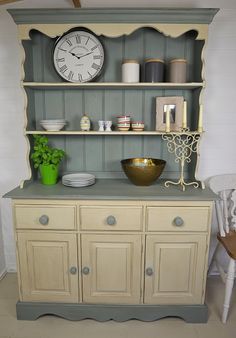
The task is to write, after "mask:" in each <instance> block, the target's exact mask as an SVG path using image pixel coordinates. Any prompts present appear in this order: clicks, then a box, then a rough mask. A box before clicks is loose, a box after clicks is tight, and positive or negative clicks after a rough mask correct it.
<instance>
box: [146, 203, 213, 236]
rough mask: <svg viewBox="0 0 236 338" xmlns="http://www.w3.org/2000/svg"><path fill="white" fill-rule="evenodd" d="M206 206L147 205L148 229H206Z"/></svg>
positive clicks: (207, 210) (207, 219)
mask: <svg viewBox="0 0 236 338" xmlns="http://www.w3.org/2000/svg"><path fill="white" fill-rule="evenodd" d="M209 215H210V209H209V208H208V207H199V206H198V207H189V206H186V207H185V206H181V207H177V206H175V207H174V206H173V207H148V208H147V230H148V231H207V229H208V224H209Z"/></svg>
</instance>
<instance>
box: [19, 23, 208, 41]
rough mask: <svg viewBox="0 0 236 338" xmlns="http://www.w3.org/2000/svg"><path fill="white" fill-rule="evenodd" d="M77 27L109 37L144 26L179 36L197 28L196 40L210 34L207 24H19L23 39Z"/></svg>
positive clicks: (49, 34)
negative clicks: (36, 31) (36, 33)
mask: <svg viewBox="0 0 236 338" xmlns="http://www.w3.org/2000/svg"><path fill="white" fill-rule="evenodd" d="M75 27H84V28H87V29H90V30H91V31H93V32H94V33H96V34H97V35H105V36H107V37H111V38H115V37H119V36H122V35H130V34H131V33H133V32H134V31H136V30H137V29H140V28H143V27H149V28H154V29H156V30H157V31H159V32H160V33H163V34H164V35H166V36H170V37H173V38H177V37H179V36H181V35H182V34H184V33H186V32H188V31H190V30H195V31H197V32H198V35H197V37H196V40H205V39H206V38H207V34H208V25H206V24H171V25H170V24H157V23H131V24H116V25H114V24H112V23H106V24H99V23H97V24H78V23H77V24H29V25H28V24H27V25H19V26H18V30H19V37H20V39H21V40H29V39H30V35H29V32H30V31H31V30H33V29H35V30H38V31H39V32H41V33H43V34H45V35H47V36H49V37H51V38H55V37H57V36H60V35H62V34H64V33H65V32H67V31H68V30H70V29H72V28H75Z"/></svg>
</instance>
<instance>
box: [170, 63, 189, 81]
mask: <svg viewBox="0 0 236 338" xmlns="http://www.w3.org/2000/svg"><path fill="white" fill-rule="evenodd" d="M186 81H187V60H185V59H174V60H171V61H170V82H175V83H184V82H186Z"/></svg>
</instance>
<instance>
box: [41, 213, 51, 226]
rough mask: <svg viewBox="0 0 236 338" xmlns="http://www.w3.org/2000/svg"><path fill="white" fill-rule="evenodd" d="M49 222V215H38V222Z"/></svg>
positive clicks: (44, 223)
mask: <svg viewBox="0 0 236 338" xmlns="http://www.w3.org/2000/svg"><path fill="white" fill-rule="evenodd" d="M48 222H49V217H48V216H47V215H42V216H40V217H39V223H40V224H42V225H47V224H48Z"/></svg>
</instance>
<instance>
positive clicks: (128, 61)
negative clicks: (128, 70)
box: [122, 59, 139, 63]
mask: <svg viewBox="0 0 236 338" xmlns="http://www.w3.org/2000/svg"><path fill="white" fill-rule="evenodd" d="M122 63H139V62H138V60H134V59H126V60H123V61H122Z"/></svg>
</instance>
